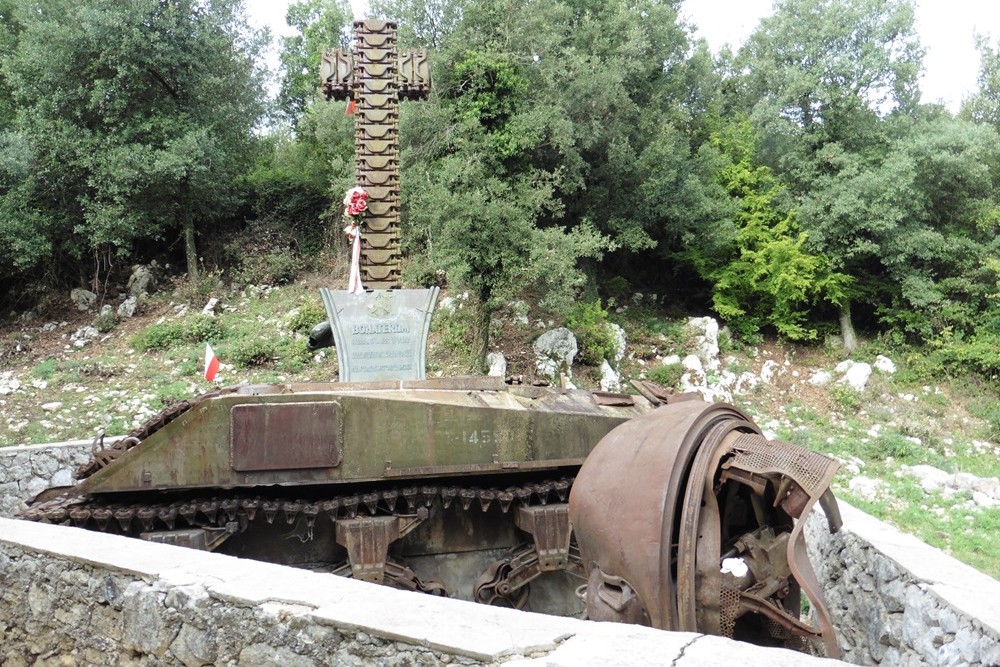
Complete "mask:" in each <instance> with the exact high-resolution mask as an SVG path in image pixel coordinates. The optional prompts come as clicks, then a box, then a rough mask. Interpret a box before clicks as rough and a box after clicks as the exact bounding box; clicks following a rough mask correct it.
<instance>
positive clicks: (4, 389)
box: [0, 371, 21, 396]
mask: <svg viewBox="0 0 1000 667" xmlns="http://www.w3.org/2000/svg"><path fill="white" fill-rule="evenodd" d="M20 388H21V381H20V380H18V379H17V378H16V377H14V373H13V371H4V372H3V373H0V396H6V395H8V394H13V393H14V392H15V391H17V390H18V389H20Z"/></svg>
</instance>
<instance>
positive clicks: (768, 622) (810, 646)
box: [764, 617, 818, 655]
mask: <svg viewBox="0 0 1000 667" xmlns="http://www.w3.org/2000/svg"><path fill="white" fill-rule="evenodd" d="M764 628H765V629H766V630H767V633H768V634H769V635H771V636H772V637H774V638H775V639H778V640H780V641H782V642H784V644H785V648H787V649H789V650H792V651H798V652H799V653H810V654H812V655H817V654H818V653H817V650H816V644H815V642H813V641H812V640H810V639H809V638H808V637H803V636H801V635H797V634H795V633H794V632H792V631H790V630H788V629H787V628H785V627H783V626H782V625H781V624H780V623H778V622H776V621H775V620H774V619H772V618H766V617H765V618H764Z"/></svg>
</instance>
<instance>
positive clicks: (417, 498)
mask: <svg viewBox="0 0 1000 667" xmlns="http://www.w3.org/2000/svg"><path fill="white" fill-rule="evenodd" d="M572 483H573V479H572V478H562V479H558V480H546V481H541V482H534V483H526V484H523V485H520V486H510V487H505V488H502V489H501V488H493V487H488V488H482V487H462V486H440V485H423V486H406V487H401V488H388V489H382V490H378V491H370V492H368V493H353V494H349V495H341V496H334V497H328V498H324V499H310V500H301V499H287V498H273V497H266V496H259V495H232V496H218V495H215V496H211V497H203V498H198V497H194V498H188V499H186V500H183V501H174V502H171V503H153V504H149V503H142V502H138V503H113V502H104V501H103V500H99V499H93V498H91V497H89V496H81V495H66V496H60V497H56V498H52V499H49V500H46V501H43V502H40V503H38V504H36V505H33V506H31V507H28V508H27V509H25V510H22V511H21V512H19V513H18V514H17V518H19V519H24V520H28V521H37V522H42V523H50V524H62V525H72V526H75V527H77V528H87V529H90V530H95V529H96V530H98V531H101V532H106V533H115V534H125V535H131V536H138V533H139V532H153V531H164V530H166V531H180V530H183V529H185V528H188V529H190V528H194V529H205V530H208V531H216V534H217V535H218V536H219V537H220V538H221V540H220V541H224V540H225V539H226V538H227V537H229V536H230V535H234V534H236V533H239V532H242V531H244V530H246V529H247V528H248V526H249V522H251V521H253V520H254V519H255V518H256V517H257V514H258V513H260V514H262V516H263V517H264V520H265V521H266V522H267V523H268V524H273V523H274V522H275V521H279V522H280V521H284V522H285V524H287V525H288V526H289V527H291V526H294V525H295V524H296V522H297V521H298V520H299V518H300V517H301V518H303V519H304V524H305V536H304V539H305V540H310V539H312V537H313V530H314V528H315V526H316V522H317V521H322V520H324V519H325V520H328V521H331V522H334V524H336V522H337V521H344V520H354V519H364V518H366V517H390V516H396V517H399V518H401V519H408V520H411V521H413V520H414V519H415V520H416V522H419V521H422V520H424V519H427V518H428V516H429V515H430V508H431V506H432V505H434V504H435V503H438V502H439V503H440V505H441V507H442V508H443V509H445V510H447V509H448V508H450V507H451V506H452V505H453V504H454V505H456V506H458V507H461V509H462V511H466V512H469V511H472V512H476V511H481V512H486V511H488V510H489V509H490V507H491V506H493V504H494V503H496V504H497V506H498V507H499V508H500V510H501V512H502V513H503V514H508V513H509V512H510V511H511V510H512V509H516V508H517V507H538V506H547V505H549V504H550V503H551V504H552V505H553V506H556V505H560V504H563V505H564V504H565V503H566V500H567V498H568V497H569V490H570V487H571V486H572ZM536 539H537V537H536ZM206 548H208V549H212V548H214V547H212V546H208V547H206ZM566 556H567V559H566V562H565V563H564V565H563V567H561V568H559V569H565V570H567V571H579V570H581V568H582V563H581V560H580V554H579V549H578V548H577V547H576V544H575V543H573V544H571V545H570V548H569V552H568V553H567V554H566ZM542 569H543V568H540V567H539V557H538V549H537V546H536V544H535V543H534V542H532V541H528V542H525V543H523V544H521V545H519V546H517V547H516V548H514V549H512V550H511V554H510V555H508V556H507V557H505V558H503V559H501V560H500V561H497V562H496V563H494V564H493V565H492V566H491V567H490V568H489V569H488V570H487V572H486V573H484V574H483V575H482V576H481V577H480V578H479V579H478V580H477V581H476V582H475V592H474V599H476V600H477V601H479V602H482V603H485V604H494V605H500V606H508V607H514V608H519V609H520V608H523V607H524V605H525V602H526V601H527V595H528V588H527V584H528V583H529V582H530V581H532V580H533V579H534V578H535V577H537V576H538V575H539V574H541V572H542ZM544 569H553V568H551V567H549V568H544ZM330 571H331V572H332V573H334V574H337V575H340V576H353V575H352V568H351V565H350V564H349V562H348V563H344V562H342V563H340V564H336V565H335V566H334V567H333V568H332V569H331V570H330ZM384 578H385V580H386V581H388V582H391V583H392V584H393V585H394V586H396V587H397V588H402V589H406V590H415V591H420V592H424V593H429V594H432V595H447V591H446V590H445V587H444V586H443V585H442V584H441V583H440V582H437V581H423V580H421V579H420V578H419V577H417V576H416V574H414V572H413V570H411V569H410V568H409V567H407V566H406V565H405V564H404V563H401V562H399V561H396V560H394V559H392V558H387V559H386V562H385V563H384Z"/></svg>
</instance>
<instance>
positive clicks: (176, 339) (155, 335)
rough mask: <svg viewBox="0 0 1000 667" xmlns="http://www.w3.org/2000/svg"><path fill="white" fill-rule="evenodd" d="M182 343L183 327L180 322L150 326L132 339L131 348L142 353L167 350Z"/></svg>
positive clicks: (183, 336) (183, 338)
mask: <svg viewBox="0 0 1000 667" xmlns="http://www.w3.org/2000/svg"><path fill="white" fill-rule="evenodd" d="M184 342H185V335H184V325H182V324H181V323H180V322H163V323H161V324H151V325H149V326H148V327H146V328H145V329H143V330H142V331H140V332H139V333H137V334H136V335H135V336H133V337H132V346H133V347H135V348H136V349H137V350H141V351H143V352H152V351H154V350H169V349H170V348H172V347H177V346H178V345H182V344H183V343H184Z"/></svg>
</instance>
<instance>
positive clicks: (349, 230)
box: [344, 224, 365, 294]
mask: <svg viewBox="0 0 1000 667" xmlns="http://www.w3.org/2000/svg"><path fill="white" fill-rule="evenodd" d="M344 233H345V234H347V235H348V236H349V237H351V270H350V273H348V275H347V291H348V292H350V293H351V294H364V292H365V286H364V285H362V284H361V228H360V227H359V226H358V225H353V224H352V225H347V226H346V227H344Z"/></svg>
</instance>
